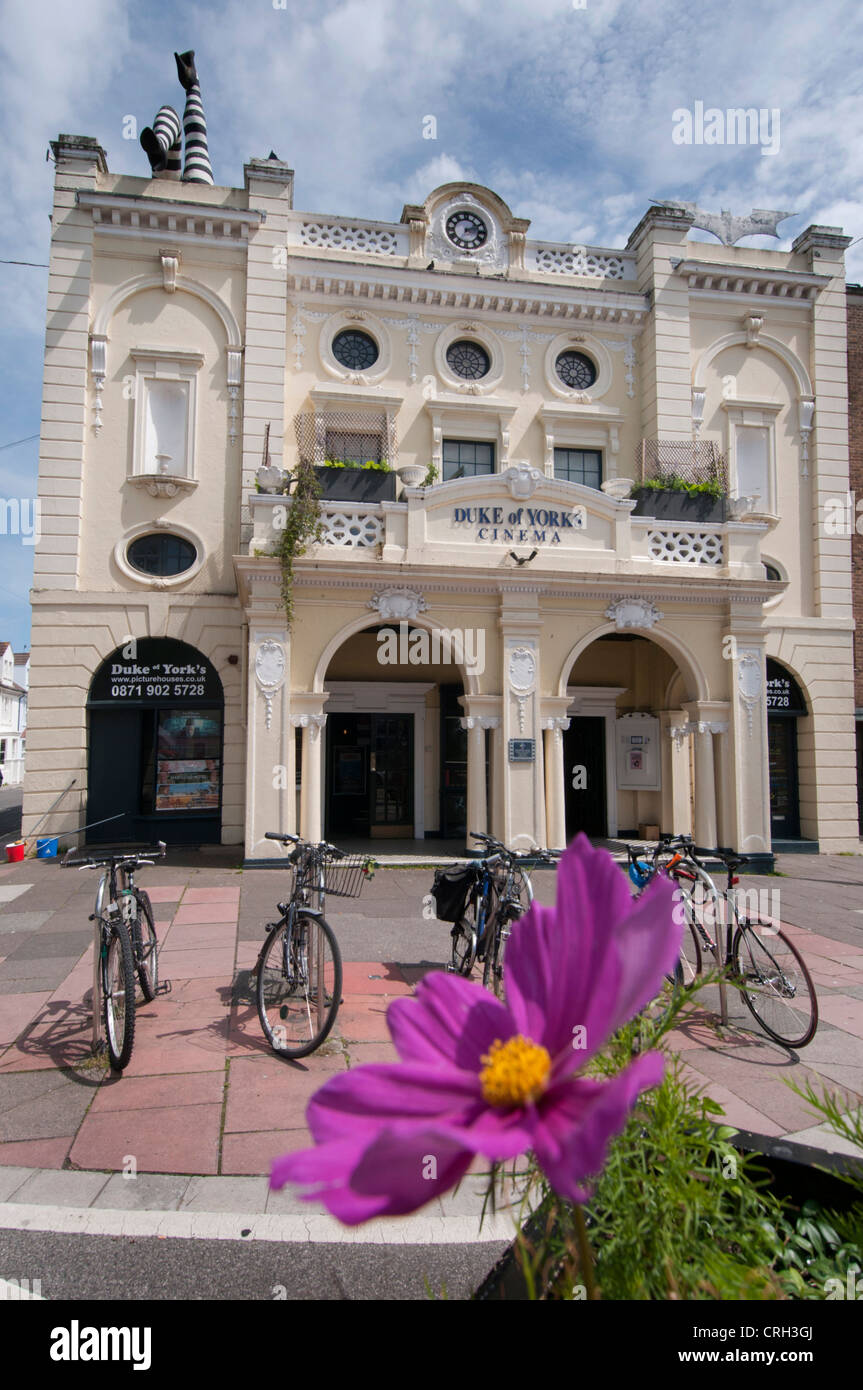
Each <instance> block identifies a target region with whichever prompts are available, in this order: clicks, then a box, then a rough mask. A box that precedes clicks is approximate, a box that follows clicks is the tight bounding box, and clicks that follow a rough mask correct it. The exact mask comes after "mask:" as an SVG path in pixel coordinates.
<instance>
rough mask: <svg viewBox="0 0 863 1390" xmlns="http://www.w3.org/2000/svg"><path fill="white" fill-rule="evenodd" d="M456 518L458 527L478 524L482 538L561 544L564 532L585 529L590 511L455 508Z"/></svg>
mask: <svg viewBox="0 0 863 1390" xmlns="http://www.w3.org/2000/svg"><path fill="white" fill-rule="evenodd" d="M452 519H453V521H454V522H455V524H456V525H457V526H459V525H461V526H464V525H467V526H476V527H477V528H478V529H477V532H476V539H477V540H478V541H511V542H515V543H516V544H524V543H525V542H527V543H529V544H531V543H532V544H533V545H543V544H544V545H560V544H561V539H560V533H561V531H583V530H584V528H585V526H586V524H587V512H586V510H585V508H584V507H572V508H570V509H569V510H568V511H558V510H557V509H555V508H554V507H516V508H515V509H514V510H513V511H507V510H506V508H505V507H453V514H452Z"/></svg>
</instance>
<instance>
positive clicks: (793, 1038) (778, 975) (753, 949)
mask: <svg viewBox="0 0 863 1390" xmlns="http://www.w3.org/2000/svg"><path fill="white" fill-rule="evenodd" d="M732 964H733V969H734V973H735V975H736V976H737V978H738V980H739V982H740V984H741V987H742V993H743V998H744V999H745V1001H746V1004H747V1006H748V1008H749V1010H750V1012H751V1013H752V1015H753V1017H754V1018H755V1019H756V1020H757V1022H758V1023H760V1025H761V1027H762V1028H763V1029H764V1031H765V1033H767V1034H768V1035H769V1036H770V1037H771V1038H773V1040H774V1041H775V1042H778V1043H782V1044H783V1045H784V1046H785V1047H805V1046H806V1044H807V1043H809V1042H811V1041H812V1039H813V1038H814V1036H815V1030H816V1028H817V1027H818V1000H817V998H816V995H815V986H814V985H813V983H812V978H811V976H810V974H809V971H808V970H807V969H806V963H805V961H804V960H803V957H802V956H801V954H800V952H799V951H798V950H797V947H796V946H795V945H794V944H793V942H791V941H789V940H788V937H787V936H786V935H785V933H784V932H783V931H780V930H778V929H777V928H776V927H774V926H773V925H772V924H771V923H768V922H760V921H758V920H757V919H755V918H747V919H746V920H745V921H742V922H741V923H740V925H739V926H738V928H737V931H736V933H735V936H734V945H733V947H732Z"/></svg>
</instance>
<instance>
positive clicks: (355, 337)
mask: <svg viewBox="0 0 863 1390" xmlns="http://www.w3.org/2000/svg"><path fill="white" fill-rule="evenodd" d="M333 357H334V358H335V359H336V361H337V362H340V363H341V365H342V366H343V367H347V368H348V370H349V371H351V372H365V371H367V370H368V368H369V367H373V366H374V365H375V363H376V362H377V360H378V345H377V343H376V342H375V340H374V338H372V337H371V336H370V334H368V333H361V332H360V331H359V329H357V328H343V329H342V331H341V333H337V334H336V336H335V338H333Z"/></svg>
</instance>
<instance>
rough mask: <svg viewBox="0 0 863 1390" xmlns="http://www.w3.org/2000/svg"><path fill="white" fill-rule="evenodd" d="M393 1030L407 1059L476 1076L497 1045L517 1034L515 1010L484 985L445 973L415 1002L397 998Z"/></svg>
mask: <svg viewBox="0 0 863 1390" xmlns="http://www.w3.org/2000/svg"><path fill="white" fill-rule="evenodd" d="M387 1026H388V1027H389V1030H390V1033H391V1034H392V1038H393V1042H394V1043H395V1045H396V1047H397V1049H398V1053H399V1056H400V1057H401V1058H402V1060H403V1061H405V1062H420V1063H428V1064H429V1065H431V1064H434V1063H441V1062H445V1063H448V1064H449V1065H450V1066H454V1067H457V1068H458V1069H459V1070H461V1071H468V1072H472V1073H474V1074H476V1073H477V1072H479V1070H480V1066H481V1059H482V1057H483V1054H484V1053H486V1052H488V1049H489V1047H490V1046H491V1044H492V1043H493V1042H494V1041H495V1040H496V1039H498V1038H500V1040H501V1041H502V1042H505V1041H506V1039H507V1038H510V1037H512V1035H513V1033H514V1032H515V1028H514V1025H513V1022H512V1018H511V1017H510V1014H509V1011H508V1010H507V1009H506V1008H504V1006H503V1004H501V1003H499V1002H498V1000H497V999H495V998H494V997H493V996H492V995H490V994H489V993H488V991H487V990H485V989H483V987H482V985H480V984H475V983H474V982H473V981H472V980H465V979H464V978H463V977H462V976H461V975H450V974H447V973H445V972H444V971H441V970H436V971H433V972H432V974H430V975H426V976H425V978H424V979H422V980H420V982H419V984H418V985H417V987H416V993H415V996H414V998H413V999H394V1000H393V1002H392V1003H391V1004H390V1006H389V1009H388V1010H387Z"/></svg>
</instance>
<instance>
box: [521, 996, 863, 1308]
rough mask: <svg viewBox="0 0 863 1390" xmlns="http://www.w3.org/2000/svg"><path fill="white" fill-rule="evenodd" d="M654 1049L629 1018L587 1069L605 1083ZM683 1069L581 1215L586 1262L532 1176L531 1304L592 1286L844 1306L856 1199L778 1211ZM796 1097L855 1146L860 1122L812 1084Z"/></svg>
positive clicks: (605, 1293) (862, 1231)
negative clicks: (841, 1207)
mask: <svg viewBox="0 0 863 1390" xmlns="http://www.w3.org/2000/svg"><path fill="white" fill-rule="evenodd" d="M662 1031H664V1026H663V1028H661V1029H660V1030H659V1031H658V1032H657V1034H656V1035H655V1036H659V1035H660V1033H661V1032H662ZM653 1041H655V1037H646V1036H645V1032H644V1025H643V1024H642V1023H640V1022H639V1020H634V1021H633V1022H632V1023H631V1024H629V1025H627V1027H625V1028H623V1029H621V1030H620V1032H619V1033H618V1034H617V1035H616V1037H615V1038H614V1039H613V1040H612V1041H611V1043H610V1044H609V1046H608V1048H606V1049H605V1051H604V1052H603V1054H602V1055H601V1056H600V1057H599V1058H598V1059H597V1065H596V1067H595V1070H597V1071H598V1072H600V1073H601V1074H603V1075H605V1076H610V1075H614V1074H615V1072H617V1071H619V1070H621V1068H622V1067H624V1066H626V1065H627V1064H628V1062H629V1061H630V1060H631V1058H632V1055H633V1052H635V1051H638V1050H640V1049H641V1048H643V1047H644V1046H645V1045H650V1043H652V1042H653ZM679 1065H680V1064H679V1062H678V1061H677V1060H676V1059H673V1060H670V1061H669V1064H668V1067H667V1070H666V1076H665V1079H664V1081H663V1083H662V1085H661V1086H659V1087H657V1088H656V1089H655V1090H652V1091H648V1092H646V1093H645V1094H644V1095H643V1096H642V1098H641V1101H640V1103H639V1105H638V1107H637V1109H636V1110H635V1111H634V1112H633V1114H632V1115H631V1117H630V1120H629V1122H628V1124H627V1126H626V1128H625V1130H624V1131H623V1133H622V1134H620V1135H619V1136H618V1137H617V1139H615V1140H614V1141H613V1143H612V1144H611V1146H610V1148H609V1153H608V1157H607V1161H606V1163H605V1166H604V1168H603V1170H602V1173H601V1174H600V1176H599V1177H598V1179H597V1181H596V1185H595V1190H594V1193H593V1196H592V1198H591V1200H590V1202H589V1203H588V1204H587V1205H586V1206H585V1208H584V1209H583V1210H584V1213H585V1216H586V1221H587V1232H588V1235H589V1237H590V1245H591V1247H592V1252H593V1254H592V1258H591V1256H590V1254H589V1253H588V1252H586V1251H584V1250H583V1245H584V1242H583V1240H580V1238H579V1220H578V1212H577V1209H576V1208H574V1207H573V1206H572V1205H571V1204H569V1203H567V1202H565V1201H563V1200H561V1199H560V1198H558V1197H557V1196H556V1194H555V1193H554V1192H553V1191H552V1190H551V1188H550V1187H549V1186H548V1184H547V1182H546V1181H545V1179H544V1177H543V1176H542V1174H541V1173H540V1172H539V1171H538V1169H537V1168H536V1166H535V1165H533V1170H532V1173H531V1176H530V1179H529V1182H528V1186H527V1189H526V1191H525V1200H527V1197H528V1196H529V1194H530V1192H531V1191H532V1190H533V1191H535V1190H536V1189H537V1188H538V1189H539V1192H540V1194H541V1202H540V1204H539V1206H538V1208H537V1210H536V1212H535V1216H534V1223H533V1227H534V1236H533V1238H532V1239H529V1238H528V1237H527V1236H526V1235H525V1234H524V1232H523V1233H522V1235H521V1236H520V1237H519V1241H518V1248H519V1260H520V1264H521V1268H522V1273H523V1275H524V1278H525V1282H526V1284H527V1288H528V1296H529V1297H530V1298H539V1299H571V1298H574V1297H575V1298H583V1297H585V1286H587V1287H588V1288H589V1287H590V1284H591V1279H592V1278H593V1279H595V1281H596V1284H597V1286H598V1294H599V1297H601V1298H604V1299H613V1300H627V1299H636V1300H667V1299H674V1300H678V1299H686V1300H696V1301H699V1300H765V1299H770V1300H773V1299H789V1298H791V1299H823V1298H826V1297H827V1296H828V1295H830V1294H831V1290H836V1289H837V1288H838V1289H839V1292H833V1293H832V1295H831V1296H832V1297H842V1296H843V1293H842V1292H841V1290H843V1289H844V1287H845V1284H846V1275H847V1274H848V1273H849V1271H855V1270H856V1271H858V1274H857V1279H858V1281H859V1280H860V1278H861V1277H863V1276H861V1275H860V1273H859V1271H861V1270H863V1202H861V1203H858V1204H856V1205H855V1206H854V1207H852V1208H851V1210H848V1211H843V1212H832V1211H826V1210H825V1209H824V1208H823V1207H821V1206H820V1205H819V1204H818V1203H816V1202H814V1201H806V1202H804V1204H803V1206H802V1208H801V1209H799V1210H798V1209H796V1208H793V1207H791V1206H790V1204H789V1203H787V1202H783V1201H780V1200H779V1199H778V1198H777V1197H776V1196H775V1195H774V1194H773V1193H772V1192H771V1190H770V1178H769V1175H768V1174H767V1172H766V1171H765V1170H764V1169H763V1167H761V1166H760V1164H759V1159H758V1156H757V1155H744V1154H741V1153H739V1152H738V1151H737V1150H736V1149H735V1148H734V1147H733V1145H732V1144H731V1142H730V1141H731V1139H732V1137H733V1135H734V1133H735V1131H734V1130H733V1129H732V1128H729V1127H726V1126H722V1125H721V1124H719V1123H718V1122H717V1121H718V1120H719V1119H720V1118H721V1116H722V1109H721V1106H719V1105H718V1104H717V1103H716V1102H715V1101H711V1100H709V1099H707V1098H706V1097H704V1096H702V1095H700V1094H695V1093H694V1092H692V1091H690V1090H689V1089H688V1087H687V1085H686V1083H685V1081H683V1079H682V1078H681V1076H680V1071H679ZM794 1089H797V1088H796V1087H795V1088H794ZM799 1094H801V1095H804V1096H805V1097H806V1098H807V1099H809V1100H810V1102H811V1103H812V1104H813V1105H815V1107H816V1108H817V1109H820V1110H821V1113H822V1114H824V1115H825V1116H826V1118H827V1119H828V1121H829V1122H830V1123H831V1125H833V1126H834V1127H836V1129H837V1132H839V1133H842V1134H843V1135H844V1136H845V1137H846V1138H848V1139H851V1140H852V1142H854V1143H857V1144H860V1145H861V1147H863V1112H861V1111H859V1110H858V1112H857V1113H856V1115H855V1114H851V1115H846V1114H844V1113H843V1110H842V1107H841V1104H840V1102H839V1101H838V1100H837V1098H836V1097H834V1096H829V1095H826V1096H816V1095H815V1093H814V1091H813V1090H812V1087H811V1084H807V1088H806V1090H802V1091H800V1092H799ZM857 1186H858V1188H860V1190H861V1192H863V1181H861V1180H859V1179H858V1180H857ZM537 1230H538V1235H537V1234H536V1232H537ZM829 1280H835V1281H837V1283H834V1284H832V1285H831V1284H829V1283H828V1281H829Z"/></svg>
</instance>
